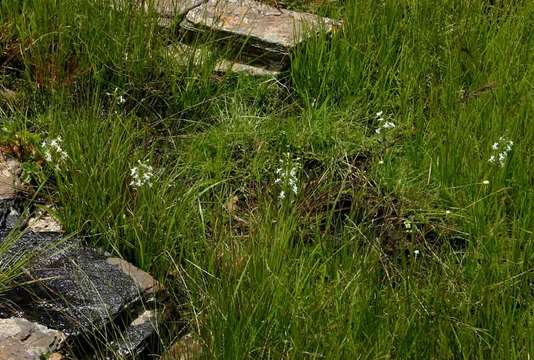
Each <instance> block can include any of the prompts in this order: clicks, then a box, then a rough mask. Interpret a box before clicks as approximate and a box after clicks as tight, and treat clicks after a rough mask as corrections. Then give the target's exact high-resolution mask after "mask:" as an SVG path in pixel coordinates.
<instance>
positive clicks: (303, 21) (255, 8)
mask: <svg viewBox="0 0 534 360" xmlns="http://www.w3.org/2000/svg"><path fill="white" fill-rule="evenodd" d="M336 26H339V22H336V21H334V20H332V19H328V18H322V17H319V16H316V15H313V14H307V13H299V12H295V11H290V10H285V9H278V8H275V7H272V6H269V5H266V4H263V3H260V2H257V1H253V0H209V1H208V2H207V3H205V4H202V5H200V6H198V7H196V8H194V9H192V10H191V11H189V12H188V13H187V14H186V16H185V18H184V20H183V21H182V23H181V27H182V28H183V29H184V30H185V31H186V32H189V33H191V34H206V33H209V34H212V35H213V36H214V37H215V38H218V39H224V43H225V44H228V43H229V40H230V39H231V40H232V41H233V42H234V44H233V45H234V47H235V48H236V49H239V52H240V55H241V56H243V57H246V58H247V59H250V60H251V61H254V62H256V63H262V64H266V65H269V66H270V67H271V68H274V69H280V68H282V67H284V66H286V65H287V64H288V60H289V53H290V51H291V50H292V49H294V48H295V47H296V46H297V45H299V44H300V43H302V42H303V41H305V40H306V39H308V38H310V37H311V36H313V35H315V34H317V33H318V32H320V31H323V30H324V31H326V32H331V31H333V30H334V28H335V27H336Z"/></svg>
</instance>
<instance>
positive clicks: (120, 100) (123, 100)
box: [117, 95, 126, 104]
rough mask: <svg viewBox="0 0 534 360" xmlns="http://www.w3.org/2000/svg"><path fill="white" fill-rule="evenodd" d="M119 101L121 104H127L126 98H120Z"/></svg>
mask: <svg viewBox="0 0 534 360" xmlns="http://www.w3.org/2000/svg"><path fill="white" fill-rule="evenodd" d="M117 101H118V102H119V104H124V103H125V102H126V99H125V98H124V96H122V95H121V96H119V97H118V99H117Z"/></svg>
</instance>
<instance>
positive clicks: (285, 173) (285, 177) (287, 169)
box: [274, 153, 300, 200]
mask: <svg viewBox="0 0 534 360" xmlns="http://www.w3.org/2000/svg"><path fill="white" fill-rule="evenodd" d="M279 162H280V167H279V168H277V169H276V170H275V173H276V175H277V178H276V180H275V181H274V183H275V184H276V185H278V186H280V194H279V196H278V199H280V200H283V199H285V198H286V196H287V193H288V192H292V193H293V194H295V195H297V194H298V185H297V183H298V178H297V171H298V169H299V168H300V163H299V159H298V158H297V159H295V160H293V159H291V155H290V154H289V153H288V154H286V159H284V160H283V159H280V160H279Z"/></svg>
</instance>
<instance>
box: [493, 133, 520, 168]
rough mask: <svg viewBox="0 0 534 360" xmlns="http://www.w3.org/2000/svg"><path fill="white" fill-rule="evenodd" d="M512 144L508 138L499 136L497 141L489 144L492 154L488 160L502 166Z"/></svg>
mask: <svg viewBox="0 0 534 360" xmlns="http://www.w3.org/2000/svg"><path fill="white" fill-rule="evenodd" d="M513 146H514V142H513V141H512V140H508V139H507V138H506V137H505V136H501V137H499V141H498V142H495V143H493V145H492V146H491V149H492V155H491V156H490V157H489V159H488V162H490V163H492V164H495V165H499V166H500V167H504V165H505V164H506V159H507V157H508V153H510V151H512V147H513Z"/></svg>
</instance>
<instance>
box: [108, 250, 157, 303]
mask: <svg viewBox="0 0 534 360" xmlns="http://www.w3.org/2000/svg"><path fill="white" fill-rule="evenodd" d="M106 261H107V262H108V264H111V265H113V266H116V267H117V268H119V269H120V270H121V271H122V272H124V273H125V274H127V275H128V276H129V277H130V278H132V280H133V281H134V282H135V283H136V284H137V286H138V288H139V290H140V291H141V292H143V294H145V295H153V294H156V293H158V292H159V291H160V290H162V287H161V285H160V284H159V282H158V281H157V280H156V279H154V278H153V277H152V276H151V275H150V274H148V273H146V272H144V271H143V270H141V269H139V268H137V267H135V266H133V265H132V264H130V263H129V262H127V261H126V260H123V259H120V258H116V257H111V258H108V259H107V260H106Z"/></svg>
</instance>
